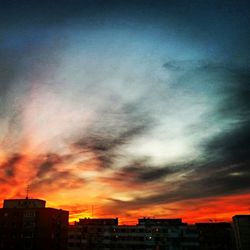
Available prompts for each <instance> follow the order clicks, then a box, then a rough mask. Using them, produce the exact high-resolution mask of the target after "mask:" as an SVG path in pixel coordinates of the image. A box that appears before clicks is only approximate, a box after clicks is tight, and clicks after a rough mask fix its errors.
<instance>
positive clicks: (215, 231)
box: [195, 222, 235, 250]
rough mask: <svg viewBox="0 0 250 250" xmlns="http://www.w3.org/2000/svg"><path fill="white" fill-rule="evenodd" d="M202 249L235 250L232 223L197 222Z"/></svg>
mask: <svg viewBox="0 0 250 250" xmlns="http://www.w3.org/2000/svg"><path fill="white" fill-rule="evenodd" d="M195 225H196V228H197V230H198V232H199V243H200V249H201V250H235V244H234V235H233V228H232V226H231V223H227V222H213V223H196V224H195Z"/></svg>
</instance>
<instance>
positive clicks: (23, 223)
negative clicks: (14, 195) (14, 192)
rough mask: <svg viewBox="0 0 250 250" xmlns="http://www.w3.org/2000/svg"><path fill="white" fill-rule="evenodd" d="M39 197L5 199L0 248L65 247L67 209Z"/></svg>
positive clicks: (0, 214)
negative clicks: (47, 203)
mask: <svg viewBox="0 0 250 250" xmlns="http://www.w3.org/2000/svg"><path fill="white" fill-rule="evenodd" d="M45 204H46V201H44V200H39V199H29V198H28V197H27V198H26V199H11V200H4V204H3V208H0V249H2V250H10V249H12V250H23V249H29V250H66V249H67V233H68V217H69V213H68V211H64V210H59V209H54V208H47V207H45Z"/></svg>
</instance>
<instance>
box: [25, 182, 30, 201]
mask: <svg viewBox="0 0 250 250" xmlns="http://www.w3.org/2000/svg"><path fill="white" fill-rule="evenodd" d="M29 191H30V188H29V185H27V188H26V199H29Z"/></svg>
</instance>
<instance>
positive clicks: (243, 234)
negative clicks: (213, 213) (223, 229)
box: [233, 215, 250, 250]
mask: <svg viewBox="0 0 250 250" xmlns="http://www.w3.org/2000/svg"><path fill="white" fill-rule="evenodd" d="M233 228H234V233H235V241H236V246H237V250H249V249H250V215H235V216H234V217H233Z"/></svg>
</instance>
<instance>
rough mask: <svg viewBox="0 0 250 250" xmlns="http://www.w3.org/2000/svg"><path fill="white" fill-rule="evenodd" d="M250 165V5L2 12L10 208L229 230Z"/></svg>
mask: <svg viewBox="0 0 250 250" xmlns="http://www.w3.org/2000/svg"><path fill="white" fill-rule="evenodd" d="M249 163H250V4H249V1H247V0H246V1H244V0H238V1H237V0H230V1H229V0H225V1H218V0H180V1H176V0H171V1H168V0H166V1H154V0H141V1H139V0H134V1H130V0H127V1H120V0H116V1H115V0H113V1H105V0H81V1H80V0H71V1H70V0H68V1H67V0H60V1H59V0H58V1H55V0H51V1H47V0H43V1H28V0H26V1H23V0H20V1H14V0H11V1H1V2H0V200H1V202H2V200H3V199H6V198H24V197H25V196H26V187H27V185H29V187H30V197H32V198H41V199H45V200H47V205H48V206H51V207H57V208H62V209H67V210H69V211H70V221H73V220H76V219H77V218H80V217H88V216H92V210H93V213H94V216H95V217H119V218H120V221H121V223H135V222H136V219H137V218H138V217H142V216H149V217H156V218H157V217H170V218H172V217H182V218H183V220H184V221H186V222H194V221H208V220H209V219H212V220H215V221H221V220H230V219H231V217H232V216H233V215H234V214H240V213H249V208H250V164H249ZM92 208H93V209H92Z"/></svg>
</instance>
